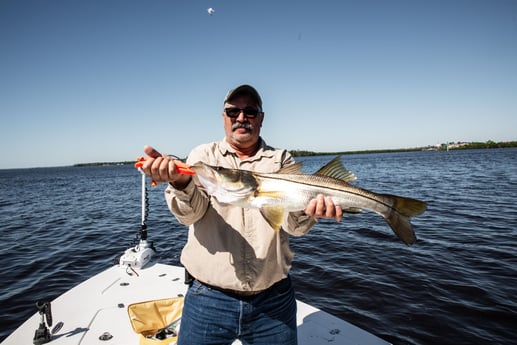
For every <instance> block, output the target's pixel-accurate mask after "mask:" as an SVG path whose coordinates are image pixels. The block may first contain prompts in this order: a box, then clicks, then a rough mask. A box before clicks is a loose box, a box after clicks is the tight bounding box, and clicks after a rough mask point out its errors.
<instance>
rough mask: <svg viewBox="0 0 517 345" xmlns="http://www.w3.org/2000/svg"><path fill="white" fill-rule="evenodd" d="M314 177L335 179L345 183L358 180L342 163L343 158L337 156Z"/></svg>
mask: <svg viewBox="0 0 517 345" xmlns="http://www.w3.org/2000/svg"><path fill="white" fill-rule="evenodd" d="M314 175H320V176H329V177H334V178H337V179H339V180H343V181H345V182H350V181H353V180H355V179H356V177H355V175H354V173H352V172H351V171H349V170H348V169H347V168H345V166H344V165H343V163H342V162H341V156H336V157H335V158H334V159H333V160H331V161H330V162H328V163H327V164H325V165H324V166H323V167H321V168H320V170H318V171H316V172H315V173H314Z"/></svg>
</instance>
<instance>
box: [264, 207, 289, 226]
mask: <svg viewBox="0 0 517 345" xmlns="http://www.w3.org/2000/svg"><path fill="white" fill-rule="evenodd" d="M260 213H262V216H263V217H264V219H265V220H266V221H267V222H268V224H269V225H270V226H271V227H272V228H273V229H275V230H276V231H278V230H280V228H281V227H282V222H283V221H284V214H285V207H284V206H281V205H275V206H264V207H262V208H261V209H260Z"/></svg>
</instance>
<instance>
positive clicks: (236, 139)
mask: <svg viewBox="0 0 517 345" xmlns="http://www.w3.org/2000/svg"><path fill="white" fill-rule="evenodd" d="M248 107H252V108H255V109H258V107H257V105H256V104H255V103H254V102H253V99H252V98H251V97H249V96H247V95H242V96H236V97H235V98H233V99H232V100H231V101H229V102H227V103H225V105H224V108H225V109H228V108H239V109H245V108H248ZM263 119H264V113H262V112H259V113H258V114H257V116H256V117H255V118H250V117H246V115H245V114H244V112H242V111H241V112H240V113H239V115H238V116H237V117H236V118H230V117H228V116H227V115H226V113H225V112H224V111H223V121H224V131H225V134H226V141H227V142H228V143H229V144H230V145H232V146H234V147H235V148H238V149H244V148H249V147H252V146H253V145H256V143H257V142H258V140H259V136H260V127H262V120H263Z"/></svg>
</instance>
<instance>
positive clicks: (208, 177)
mask: <svg viewBox="0 0 517 345" xmlns="http://www.w3.org/2000/svg"><path fill="white" fill-rule="evenodd" d="M191 169H192V170H194V171H195V172H196V176H197V178H198V181H199V183H201V185H203V187H204V188H205V190H206V192H207V193H208V194H209V195H212V196H215V197H216V198H217V200H218V201H220V202H223V203H238V202H239V201H242V200H246V199H248V198H249V197H250V196H252V195H253V194H254V193H255V191H256V190H257V187H258V182H257V179H256V178H255V177H254V176H253V173H252V172H251V171H246V170H237V169H229V168H223V167H220V166H212V165H208V164H205V163H203V162H198V163H195V164H194V165H192V166H191Z"/></svg>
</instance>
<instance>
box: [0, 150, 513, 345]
mask: <svg viewBox="0 0 517 345" xmlns="http://www.w3.org/2000/svg"><path fill="white" fill-rule="evenodd" d="M330 158H331V157H322V156H318V157H306V158H303V159H300V160H303V161H304V166H305V168H304V169H305V171H306V172H313V171H315V170H316V169H317V168H319V167H320V166H321V165H323V164H324V163H325V162H326V161H328V160H329V159H330ZM343 162H344V163H345V165H346V166H347V167H348V168H349V169H350V170H352V171H353V172H354V173H355V174H356V175H357V176H358V180H357V181H355V182H354V184H355V185H357V186H360V187H362V188H367V189H370V190H372V191H375V192H379V193H380V192H383V193H390V194H397V195H405V196H411V197H414V198H418V199H422V200H425V201H427V202H428V209H427V211H426V212H425V213H424V214H423V215H421V216H418V217H416V218H414V219H413V224H414V226H415V231H416V233H417V237H418V241H417V243H416V244H415V245H413V246H411V247H407V246H405V245H404V244H403V243H401V242H400V241H398V240H397V238H396V237H395V235H394V234H393V233H392V232H391V230H390V228H389V227H388V226H387V224H386V223H385V222H384V220H383V219H382V218H381V217H379V216H378V215H376V214H371V213H364V214H361V215H347V216H345V217H344V219H343V221H342V222H341V223H335V222H334V221H327V220H324V221H321V222H320V223H319V224H317V225H316V226H315V227H314V228H313V229H312V230H311V232H310V233H309V234H308V235H306V236H304V237H301V238H292V240H291V243H292V247H293V250H294V251H295V252H296V258H295V262H294V265H293V269H292V276H293V281H294V283H295V284H296V288H297V295H298V298H299V299H301V300H303V301H305V302H308V303H310V304H313V305H315V306H317V307H319V308H321V309H323V310H326V311H328V312H330V313H332V314H334V315H336V316H338V317H340V318H343V319H345V320H347V321H349V322H351V323H354V324H356V325H358V326H360V327H361V328H364V329H366V330H368V331H370V332H372V333H374V334H376V335H378V336H380V337H382V338H384V339H385V340H388V341H391V342H393V343H394V344H509V343H515V342H516V339H517V332H516V331H515V329H516V325H517V297H516V295H517V206H516V205H515V200H516V197H517V149H500V150H468V151H450V152H411V153H385V154H358V155H347V156H344V157H343ZM140 181H141V180H140V174H139V173H138V172H137V171H136V170H134V169H133V168H132V167H131V166H109V167H65V168H42V169H22V170H0V186H1V190H2V193H1V195H0V219H1V235H2V241H0V253H1V255H2V256H1V257H2V265H0V275H1V277H2V279H1V280H0V287H1V289H0V303H1V305H2V312H1V320H2V325H3V327H2V329H1V330H0V340H3V339H4V338H5V337H6V336H7V335H8V334H9V333H10V332H12V331H13V330H14V329H15V328H16V327H18V326H19V325H20V324H21V323H22V322H23V321H24V320H25V319H26V318H27V317H29V316H30V315H32V314H33V313H34V312H35V311H36V310H35V307H34V302H35V301H36V300H39V299H54V298H55V297H57V296H58V295H60V294H62V293H63V292H65V291H66V290H68V289H70V288H71V287H73V286H75V285H77V284H78V283H80V282H81V281H83V280H85V279H87V278H89V277H91V276H92V275H94V274H96V273H98V272H100V271H102V270H104V269H106V268H107V267H109V266H110V265H111V264H112V263H113V261H114V260H115V258H116V257H117V256H120V255H121V254H122V252H123V250H124V249H125V248H126V247H127V246H128V245H129V244H130V243H131V241H132V239H133V238H134V236H135V234H136V233H137V232H138V230H139V224H140V216H141V215H140V212H141V211H140ZM162 192H163V188H162V187H158V188H154V189H152V190H150V193H149V198H150V203H151V210H150V215H149V219H148V226H149V232H150V234H149V236H150V239H152V240H154V241H155V245H156V246H157V249H158V254H159V255H158V259H159V260H161V261H162V262H164V263H169V264H178V263H179V262H178V260H179V253H180V250H181V248H182V247H183V245H184V243H185V240H186V231H185V228H184V227H183V226H181V225H179V224H178V223H177V222H176V221H175V219H174V218H173V217H172V216H171V215H170V214H169V212H168V210H167V207H166V205H165V202H164V199H163V193H162ZM78 302H80V301H78Z"/></svg>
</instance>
